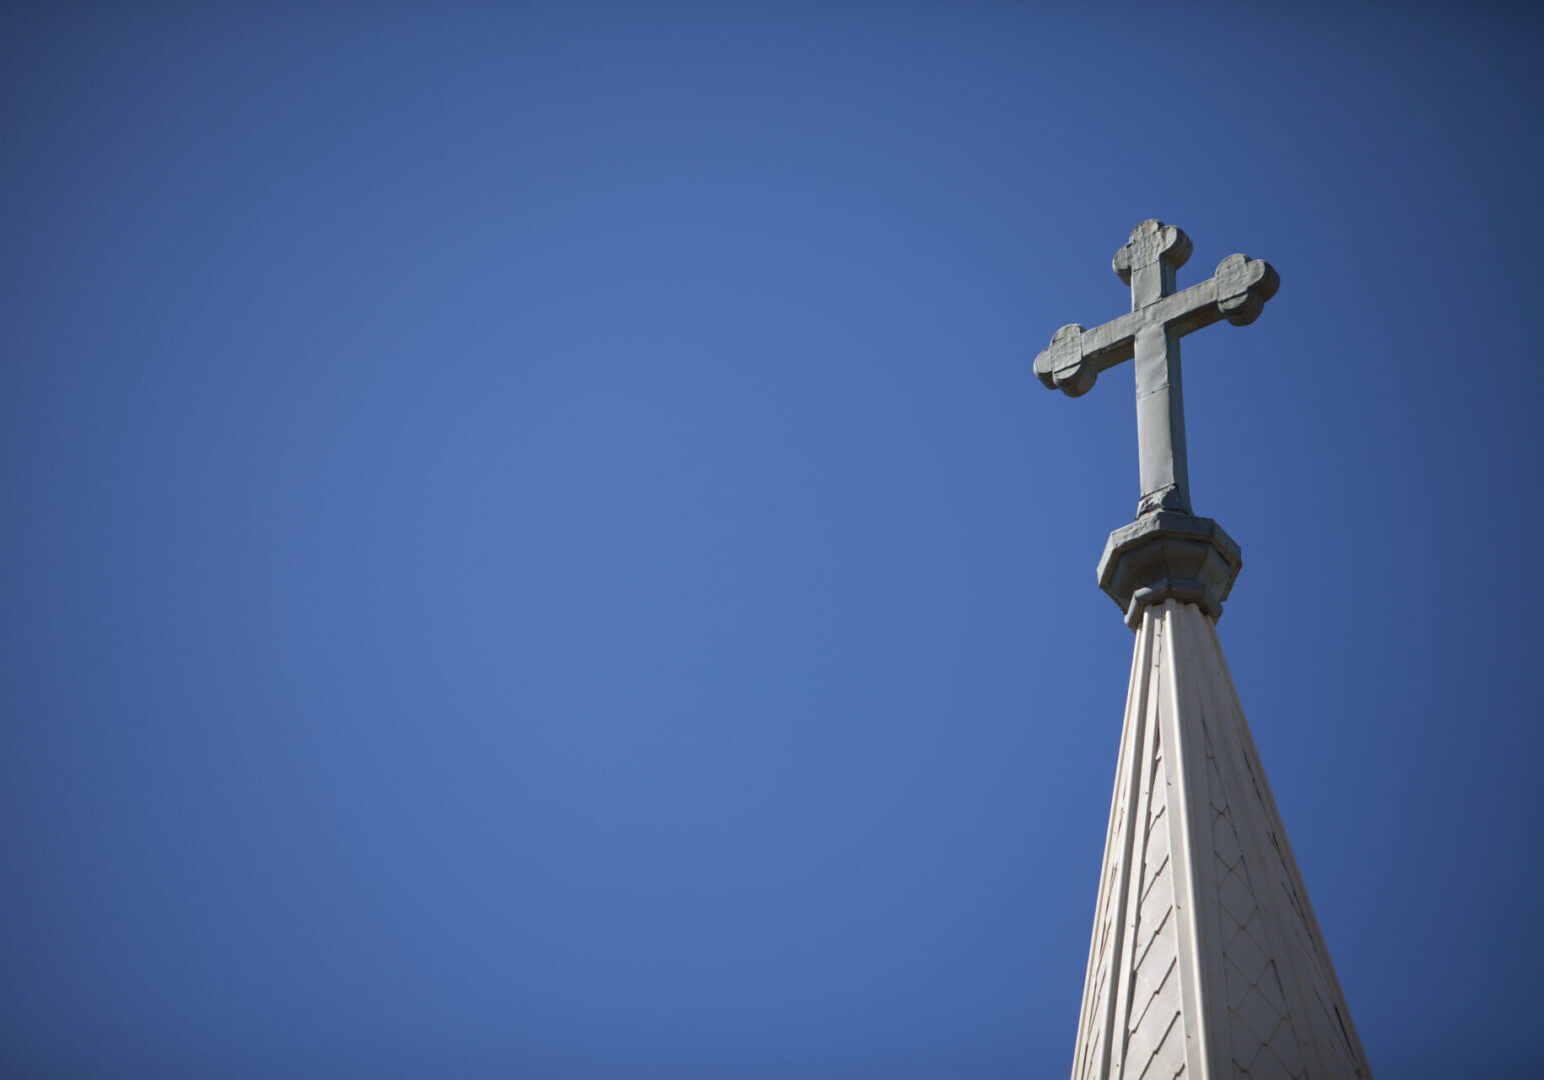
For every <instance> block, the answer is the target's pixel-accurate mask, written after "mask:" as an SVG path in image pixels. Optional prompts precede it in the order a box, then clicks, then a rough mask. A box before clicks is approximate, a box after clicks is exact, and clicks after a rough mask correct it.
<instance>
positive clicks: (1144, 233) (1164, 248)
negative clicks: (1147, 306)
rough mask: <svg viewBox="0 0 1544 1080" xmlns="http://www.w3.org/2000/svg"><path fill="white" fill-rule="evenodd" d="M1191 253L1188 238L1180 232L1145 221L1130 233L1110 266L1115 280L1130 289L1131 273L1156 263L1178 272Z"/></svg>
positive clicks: (1172, 226) (1182, 230) (1173, 228)
mask: <svg viewBox="0 0 1544 1080" xmlns="http://www.w3.org/2000/svg"><path fill="white" fill-rule="evenodd" d="M1191 250H1192V248H1191V245H1190V237H1188V236H1186V235H1185V230H1184V229H1181V228H1180V227H1179V226H1177V225H1165V224H1164V223H1163V222H1161V221H1157V220H1155V219H1153V218H1148V219H1147V220H1146V221H1144V222H1142V224H1140V225H1138V226H1137V227H1136V228H1135V229H1132V230H1131V239H1130V240H1127V241H1126V242H1125V243H1124V244H1123V245H1121V249H1120V250H1119V251H1117V252H1116V253H1115V258H1113V259H1111V260H1110V265H1111V267H1112V268H1113V269H1114V270H1115V276H1116V277H1118V278H1120V279H1121V280H1122V281H1124V282H1125V283H1126V284H1127V285H1130V284H1131V272H1132V271H1133V270H1139V269H1141V268H1142V267H1144V266H1151V265H1153V264H1154V263H1156V262H1158V261H1159V260H1162V261H1163V262H1165V263H1167V264H1168V265H1169V266H1170V267H1171V268H1172V269H1175V270H1178V269H1179V268H1180V267H1181V266H1184V265H1185V264H1186V263H1187V262H1189V261H1190V252H1191Z"/></svg>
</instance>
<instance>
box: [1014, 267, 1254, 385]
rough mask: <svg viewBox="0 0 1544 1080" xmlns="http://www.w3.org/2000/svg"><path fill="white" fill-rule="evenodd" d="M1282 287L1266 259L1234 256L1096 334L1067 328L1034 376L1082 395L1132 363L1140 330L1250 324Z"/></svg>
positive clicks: (1042, 357) (1072, 325)
mask: <svg viewBox="0 0 1544 1080" xmlns="http://www.w3.org/2000/svg"><path fill="white" fill-rule="evenodd" d="M1280 285H1281V279H1280V277H1278V276H1277V274H1276V271H1275V270H1274V269H1272V268H1271V265H1270V263H1268V262H1266V261H1265V260H1264V259H1251V258H1250V257H1249V256H1247V255H1229V256H1228V257H1227V258H1226V259H1223V260H1222V262H1221V263H1219V264H1218V265H1217V272H1216V273H1215V274H1213V275H1212V276H1211V277H1210V278H1207V279H1206V280H1205V281H1203V282H1201V283H1200V284H1198V285H1192V286H1191V287H1190V288H1188V289H1185V290H1184V291H1182V292H1177V293H1174V294H1172V295H1170V296H1164V297H1160V298H1159V299H1157V300H1155V301H1153V302H1152V303H1150V304H1148V305H1146V306H1145V307H1142V308H1140V309H1138V310H1136V311H1133V312H1131V313H1130V314H1129V315H1122V316H1121V317H1120V318H1118V319H1111V320H1110V321H1109V322H1107V323H1104V324H1103V325H1101V326H1096V327H1094V329H1092V330H1085V329H1083V327H1082V326H1081V325H1080V324H1078V323H1070V324H1069V325H1067V326H1064V327H1062V328H1061V329H1060V330H1058V331H1056V333H1055V334H1054V335H1052V337H1051V343H1050V344H1049V345H1048V346H1046V347H1045V348H1044V349H1043V350H1041V352H1040V355H1039V356H1037V357H1035V374H1036V375H1037V376H1039V378H1040V381H1041V382H1042V383H1044V384H1045V385H1046V387H1047V388H1048V389H1052V390H1060V391H1062V392H1063V393H1065V394H1066V395H1067V396H1068V397H1080V396H1081V395H1083V394H1086V393H1088V391H1089V390H1091V389H1092V388H1093V385H1094V380H1095V379H1097V378H1098V377H1099V373H1100V372H1102V371H1107V370H1108V369H1110V368H1112V367H1114V366H1115V365H1116V364H1119V363H1121V362H1122V361H1125V360H1129V359H1131V357H1132V356H1133V355H1134V353H1135V343H1136V335H1137V331H1138V330H1141V329H1142V328H1144V327H1147V326H1164V327H1167V328H1168V329H1169V330H1172V331H1173V332H1174V333H1175V334H1176V335H1184V334H1188V333H1191V332H1192V331H1195V330H1199V329H1201V328H1202V327H1204V326H1210V325H1211V324H1212V323H1214V322H1218V321H1220V320H1222V319H1227V320H1228V321H1229V322H1230V323H1232V324H1233V325H1235V326H1247V325H1248V324H1249V323H1252V322H1254V320H1255V319H1256V318H1257V317H1258V316H1259V314H1260V310H1261V309H1262V308H1263V307H1264V306H1265V302H1266V301H1267V300H1269V299H1270V298H1271V297H1272V296H1274V295H1276V290H1277V288H1279V287H1280Z"/></svg>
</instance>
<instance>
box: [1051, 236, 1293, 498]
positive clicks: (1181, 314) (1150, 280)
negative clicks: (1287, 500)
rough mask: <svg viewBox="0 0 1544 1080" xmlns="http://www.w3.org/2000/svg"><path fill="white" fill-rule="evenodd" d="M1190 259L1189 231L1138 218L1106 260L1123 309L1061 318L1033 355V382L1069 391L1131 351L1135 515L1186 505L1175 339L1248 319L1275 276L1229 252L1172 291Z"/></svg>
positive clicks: (1258, 262)
mask: <svg viewBox="0 0 1544 1080" xmlns="http://www.w3.org/2000/svg"><path fill="white" fill-rule="evenodd" d="M1189 258H1190V238H1189V237H1187V236H1186V235H1185V234H1184V233H1183V232H1181V231H1180V230H1179V229H1177V228H1175V227H1174V226H1173V225H1165V224H1164V223H1163V222H1161V221H1144V222H1142V224H1140V225H1138V226H1137V227H1136V228H1135V229H1133V230H1132V231H1131V239H1130V240H1128V241H1127V242H1126V244H1125V246H1124V247H1122V248H1121V249H1120V250H1119V251H1117V252H1116V253H1115V258H1114V260H1113V265H1114V268H1115V273H1116V274H1117V275H1118V276H1119V277H1120V279H1121V280H1122V281H1124V282H1126V283H1127V284H1128V285H1130V286H1131V314H1129V315H1122V316H1121V317H1120V318H1118V319H1111V320H1110V321H1109V322H1107V323H1105V324H1104V325H1103V326H1096V327H1095V328H1094V329H1092V330H1084V329H1083V327H1082V326H1080V325H1078V324H1077V323H1072V324H1070V325H1067V326H1064V327H1062V328H1061V329H1060V330H1058V331H1056V334H1055V335H1054V336H1053V337H1052V338H1051V344H1050V345H1049V346H1047V347H1046V349H1045V350H1044V351H1043V352H1042V353H1041V354H1040V355H1039V356H1037V357H1035V374H1036V375H1038V376H1039V377H1040V381H1041V382H1043V383H1045V385H1046V386H1048V387H1051V388H1052V389H1055V390H1061V391H1063V392H1064V393H1066V394H1067V395H1068V396H1070V397H1077V396H1079V395H1080V394H1085V393H1087V392H1088V390H1089V389H1090V388H1091V387H1092V386H1093V385H1094V380H1095V379H1096V378H1097V377H1098V375H1099V373H1100V372H1101V371H1104V370H1105V369H1106V368H1111V367H1114V366H1115V365H1116V364H1119V363H1120V362H1121V361H1123V360H1129V359H1131V358H1132V357H1133V356H1134V357H1135V358H1136V364H1135V365H1134V366H1135V367H1136V377H1137V442H1138V445H1139V447H1140V455H1141V478H1142V499H1141V502H1139V503H1138V504H1137V516H1138V518H1140V517H1141V516H1142V515H1144V514H1147V513H1150V512H1153V511H1158V510H1172V511H1178V512H1179V513H1181V514H1187V515H1188V514H1190V513H1191V510H1190V477H1189V471H1188V468H1187V464H1186V460H1185V404H1184V399H1183V397H1182V390H1181V383H1180V365H1179V339H1180V338H1181V337H1183V336H1184V335H1186V334H1188V333H1190V332H1191V331H1192V330H1199V329H1201V328H1202V327H1203V326H1210V325H1211V324H1212V323H1214V322H1217V321H1218V320H1220V319H1227V320H1228V321H1229V322H1230V323H1232V324H1233V325H1234V326H1246V325H1248V324H1249V323H1252V322H1254V320H1255V317H1256V316H1257V315H1259V314H1260V309H1261V308H1263V307H1264V306H1265V302H1266V301H1267V300H1269V299H1270V298H1271V297H1272V296H1274V295H1275V293H1276V289H1277V287H1278V286H1279V285H1280V284H1281V279H1280V278H1278V277H1277V276H1276V271H1275V270H1272V269H1271V266H1270V264H1269V263H1267V262H1265V261H1264V260H1262V259H1251V258H1249V257H1248V256H1247V255H1229V256H1228V257H1227V258H1226V259H1223V260H1222V262H1221V263H1219V264H1218V266H1217V272H1216V273H1215V274H1213V275H1212V276H1211V277H1210V278H1208V279H1207V280H1206V281H1203V282H1201V283H1200V284H1199V285H1192V286H1191V287H1190V288H1188V289H1186V290H1185V291H1184V292H1176V291H1175V288H1176V286H1175V283H1174V272H1175V271H1176V270H1178V269H1179V268H1180V267H1181V266H1183V265H1185V260H1187V259H1189Z"/></svg>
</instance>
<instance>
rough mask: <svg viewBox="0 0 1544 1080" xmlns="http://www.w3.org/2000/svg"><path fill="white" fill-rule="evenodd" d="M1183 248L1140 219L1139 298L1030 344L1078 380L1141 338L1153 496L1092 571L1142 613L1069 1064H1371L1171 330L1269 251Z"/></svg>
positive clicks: (1046, 366) (1205, 1074) (1218, 301)
mask: <svg viewBox="0 0 1544 1080" xmlns="http://www.w3.org/2000/svg"><path fill="white" fill-rule="evenodd" d="M1190 250H1191V245H1190V240H1189V239H1188V238H1187V237H1186V236H1185V234H1184V233H1183V232H1181V231H1180V230H1179V229H1177V228H1174V227H1173V226H1169V225H1164V224H1163V223H1162V222H1158V221H1145V222H1143V223H1142V224H1140V225H1138V226H1137V227H1136V229H1135V230H1133V231H1132V234H1131V239H1130V241H1128V242H1127V244H1126V245H1125V246H1124V247H1122V248H1121V249H1120V251H1119V252H1117V253H1116V256H1115V260H1114V267H1115V272H1116V273H1117V274H1118V275H1119V276H1120V277H1121V280H1123V281H1125V282H1127V283H1128V284H1129V285H1130V286H1131V301H1132V310H1131V313H1130V314H1129V315H1124V316H1121V317H1120V318H1118V319H1114V320H1112V321H1110V322H1108V323H1105V324H1104V325H1102V326H1099V327H1097V328H1095V329H1093V330H1087V331H1086V330H1084V329H1083V327H1081V326H1078V325H1076V324H1073V325H1069V326H1064V327H1062V328H1061V329H1060V330H1058V331H1057V332H1056V334H1055V336H1054V337H1053V338H1052V339H1051V344H1050V346H1049V347H1047V348H1046V349H1045V350H1044V351H1043V352H1041V354H1040V355H1039V356H1038V357H1037V358H1036V360H1035V372H1036V374H1037V375H1039V376H1040V379H1041V381H1042V382H1044V383H1045V384H1046V386H1048V387H1051V388H1053V389H1060V390H1063V391H1065V392H1066V393H1067V394H1069V395H1070V396H1073V397H1076V396H1078V395H1080V394H1082V393H1084V392H1086V391H1087V390H1088V389H1090V388H1091V387H1092V386H1093V383H1094V380H1095V378H1096V377H1097V376H1098V374H1099V373H1100V372H1101V371H1104V370H1106V369H1107V368H1110V367H1112V366H1114V365H1115V364H1118V363H1120V362H1121V361H1123V360H1126V359H1134V360H1135V365H1134V366H1135V368H1136V381H1137V433H1138V442H1139V444H1140V447H1141V480H1142V497H1141V500H1140V502H1139V503H1138V508H1137V519H1136V520H1135V521H1134V522H1132V523H1131V524H1130V525H1127V526H1124V527H1122V528H1120V529H1117V530H1116V531H1115V532H1114V533H1112V534H1111V535H1110V540H1109V543H1108V544H1107V545H1106V547H1105V552H1104V557H1103V558H1102V559H1101V560H1100V563H1099V584H1100V587H1101V588H1102V589H1104V591H1105V592H1106V593H1108V594H1109V595H1110V597H1111V599H1113V600H1114V601H1115V602H1116V604H1118V605H1119V606H1120V608H1121V610H1122V613H1123V614H1124V616H1125V619H1126V622H1127V624H1128V625H1129V626H1131V627H1132V629H1134V630H1136V632H1137V641H1136V651H1135V655H1134V657H1133V659H1132V666H1131V683H1130V689H1129V691H1128V693H1127V698H1126V717H1125V723H1124V726H1123V728H1122V732H1121V743H1120V756H1119V758H1118V763H1117V766H1116V772H1115V791H1114V795H1113V796H1112V798H1111V803H1110V823H1109V831H1108V833H1107V836H1106V839H1105V851H1104V863H1103V869H1102V872H1101V875H1100V881H1099V899H1098V902H1097V904H1096V906H1095V914H1094V931H1093V940H1092V942H1091V944H1090V946H1089V955H1088V971H1087V975H1086V977H1085V980H1084V986H1083V1007H1082V1011H1081V1013H1080V1017H1079V1021H1078V1034H1077V1042H1076V1048H1075V1053H1074V1058H1073V1067H1072V1077H1073V1080H1114V1078H1125V1080H1138V1078H1141V1080H1151V1078H1157V1077H1163V1078H1166V1080H1172V1078H1174V1077H1180V1076H1183V1077H1188V1078H1195V1080H1223V1078H1235V1077H1248V1078H1250V1080H1264V1078H1272V1080H1275V1078H1295V1080H1305V1078H1313V1080H1321V1078H1323V1080H1350V1078H1360V1080H1370V1078H1371V1076H1372V1071H1371V1069H1370V1068H1369V1067H1368V1064H1367V1058H1366V1055H1365V1054H1364V1053H1363V1051H1362V1044H1361V1041H1360V1040H1359V1039H1358V1038H1357V1034H1356V1027H1355V1025H1354V1024H1353V1023H1352V1020H1351V1010H1350V1008H1349V1007H1348V1006H1347V1004H1346V1000H1345V995H1344V994H1343V993H1342V992H1341V989H1340V984H1339V982H1338V980H1337V979H1336V977H1335V969H1334V966H1333V964H1332V963H1331V962H1330V955H1329V950H1328V948H1327V947H1326V946H1325V943H1324V937H1323V935H1322V934H1321V933H1320V932H1319V924H1318V921H1317V920H1316V919H1315V918H1314V913H1313V907H1312V905H1311V904H1310V903H1309V900H1308V890H1307V888H1306V887H1305V886H1304V884H1303V878H1302V875H1301V873H1300V872H1299V871H1298V868H1297V862H1296V860H1295V859H1294V858H1293V856H1292V848H1291V845H1290V844H1289V843H1288V842H1287V834H1286V829H1285V827H1284V826H1283V825H1282V821H1281V815H1280V813H1279V812H1278V811H1277V809H1276V803H1275V800H1274V799H1273V798H1272V797H1271V790H1270V785H1269V783H1267V781H1266V778H1265V769H1264V767H1263V766H1262V764H1261V762H1260V756H1259V753H1258V752H1257V751H1256V749H1255V745H1254V739H1253V737H1252V736H1251V735H1250V733H1249V726H1248V724H1247V723H1246V721H1245V719H1244V711H1243V708H1242V707H1241V706H1240V705H1239V701H1238V695H1237V693H1236V692H1235V691H1234V688H1233V681H1232V679H1231V677H1230V676H1229V675H1228V668H1227V661H1226V660H1225V659H1224V658H1223V654H1222V646H1221V644H1220V643H1219V642H1218V640H1217V632H1216V626H1215V623H1216V620H1217V618H1218V617H1219V616H1220V615H1221V613H1222V602H1223V601H1224V600H1226V599H1227V597H1228V593H1229V591H1230V590H1231V588H1232V586H1233V581H1234V579H1235V578H1236V577H1237V575H1238V572H1239V569H1240V567H1241V566H1242V558H1241V556H1240V553H1239V548H1238V545H1236V544H1235V543H1234V542H1233V541H1232V540H1231V539H1230V538H1229V537H1228V535H1227V534H1226V533H1225V532H1223V530H1222V529H1221V527H1219V526H1218V525H1217V523H1216V522H1215V521H1212V520H1210V519H1208V518H1200V517H1196V516H1194V515H1193V514H1192V512H1191V507H1190V493H1189V482H1188V476H1187V469H1186V459H1185V426H1184V406H1183V401H1182V398H1181V383H1180V363H1179V338H1180V337H1181V336H1182V335H1183V334H1186V333H1189V332H1190V331H1192V330H1197V329H1200V328H1201V327H1204V326H1208V325H1210V324H1212V323H1214V322H1218V321H1220V320H1222V319H1227V320H1228V321H1229V322H1232V323H1234V324H1236V325H1244V324H1247V323H1249V322H1252V321H1254V319H1255V317H1256V316H1258V315H1259V313H1260V310H1261V309H1262V308H1263V307H1264V305H1265V303H1266V301H1268V300H1269V299H1270V298H1271V296H1273V295H1274V294H1275V292H1276V288H1277V285H1278V283H1279V279H1278V278H1277V276H1276V272H1275V271H1274V270H1273V269H1271V267H1270V265H1269V264H1268V263H1265V262H1263V261H1260V260H1257V259H1250V258H1248V257H1247V256H1244V255H1230V256H1229V257H1228V258H1226V259H1224V260H1223V261H1222V263H1221V264H1219V266H1218V267H1217V272H1216V274H1214V275H1213V276H1212V277H1211V278H1210V279H1208V280H1207V281H1205V282H1202V283H1201V284H1200V285H1195V286H1192V287H1191V288H1189V289H1186V290H1184V291H1183V292H1178V291H1176V290H1177V285H1176V281H1175V271H1176V270H1177V269H1178V267H1180V266H1181V265H1183V264H1184V262H1185V260H1186V259H1187V258H1188V257H1189V255H1190Z"/></svg>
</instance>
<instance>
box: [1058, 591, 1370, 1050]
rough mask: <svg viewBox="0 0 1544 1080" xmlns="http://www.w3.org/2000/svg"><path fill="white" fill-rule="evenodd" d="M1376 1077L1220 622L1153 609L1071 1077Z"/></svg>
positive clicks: (1140, 655) (1193, 610)
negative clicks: (1237, 686)
mask: <svg viewBox="0 0 1544 1080" xmlns="http://www.w3.org/2000/svg"><path fill="white" fill-rule="evenodd" d="M1371 1075H1372V1072H1371V1070H1370V1068H1369V1067H1368V1065H1367V1059H1366V1056H1365V1054H1364V1053H1363V1051H1362V1045H1361V1042H1360V1040H1359V1039H1358V1038H1357V1034H1356V1027H1355V1025H1354V1024H1353V1023H1352V1020H1351V1010H1350V1009H1349V1007H1348V1006H1347V1004H1346V1000H1345V996H1344V995H1343V994H1342V992H1341V989H1340V984H1339V982H1338V981H1337V980H1336V978H1335V969H1334V966H1333V964H1332V963H1331V962H1330V954H1329V950H1328V948H1327V947H1326V945H1325V943H1324V938H1323V935H1322V934H1321V933H1320V932H1319V924H1318V921H1317V920H1316V919H1315V918H1314V914H1313V906H1312V905H1311V904H1310V903H1309V900H1308V890H1307V889H1306V888H1305V887H1304V884H1303V879H1302V875H1301V873H1300V872H1299V871H1298V868H1297V861H1296V860H1295V859H1294V858H1293V856H1292V848H1291V845H1290V844H1289V843H1288V842H1287V834H1286V829H1285V828H1284V827H1283V825H1282V821H1281V815H1280V814H1279V813H1278V811H1277V809H1276V802H1275V800H1274V799H1273V798H1272V796H1271V790H1270V785H1269V783H1267V781H1266V778H1265V770H1264V768H1263V766H1262V765H1261V763H1260V756H1259V753H1258V751H1256V749H1255V745H1254V739H1253V737H1252V736H1251V735H1250V733H1249V726H1248V724H1247V722H1246V721H1245V719H1244V712H1243V709H1242V707H1241V706H1240V705H1239V700H1238V695H1237V693H1236V692H1235V691H1234V688H1233V682H1232V679H1231V678H1230V677H1229V674H1228V668H1227V661H1226V660H1225V659H1224V657H1223V653H1222V647H1221V645H1220V643H1219V642H1218V640H1217V633H1216V629H1215V626H1214V620H1213V619H1212V618H1211V617H1209V616H1208V615H1206V614H1205V613H1203V612H1202V610H1201V609H1200V608H1199V607H1197V606H1196V605H1195V604H1193V603H1183V602H1180V601H1177V600H1175V599H1167V600H1164V601H1163V602H1162V603H1161V604H1156V605H1151V606H1147V607H1145V608H1143V609H1142V614H1141V621H1140V626H1139V629H1138V633H1137V641H1136V649H1135V654H1134V656H1133V659H1132V668H1131V684H1130V690H1129V694H1128V697H1127V701H1126V716H1125V724H1124V727H1123V730H1122V733H1121V744H1120V756H1119V761H1118V765H1117V768H1116V775H1115V791H1114V795H1113V797H1112V800H1111V805H1110V824H1109V833H1108V837H1107V839H1106V841H1105V854H1104V863H1103V872H1102V874H1101V877H1100V885H1099V900H1098V904H1097V906H1096V909H1095V919H1094V931H1093V940H1092V942H1091V944H1090V948H1089V958H1088V973H1087V977H1086V979H1085V983H1084V990H1083V1007H1082V1013H1081V1016H1080V1020H1079V1024H1078V1037H1077V1044H1076V1053H1075V1057H1074V1062H1073V1069H1072V1076H1073V1080H1095V1078H1100V1080H1103V1078H1115V1077H1122V1078H1130V1080H1136V1078H1142V1080H1150V1078H1157V1077H1163V1078H1166V1080H1168V1078H1173V1077H1180V1076H1184V1077H1194V1078H1206V1080H1218V1078H1223V1077H1228V1078H1232V1077H1250V1078H1252V1080H1264V1078H1272V1080H1276V1078H1287V1077H1292V1078H1299V1080H1301V1078H1306V1077H1312V1078H1315V1080H1320V1078H1324V1080H1330V1078H1352V1077H1356V1078H1362V1080H1368V1078H1370V1077H1371Z"/></svg>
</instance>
